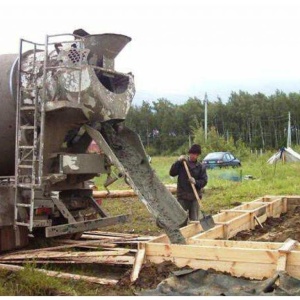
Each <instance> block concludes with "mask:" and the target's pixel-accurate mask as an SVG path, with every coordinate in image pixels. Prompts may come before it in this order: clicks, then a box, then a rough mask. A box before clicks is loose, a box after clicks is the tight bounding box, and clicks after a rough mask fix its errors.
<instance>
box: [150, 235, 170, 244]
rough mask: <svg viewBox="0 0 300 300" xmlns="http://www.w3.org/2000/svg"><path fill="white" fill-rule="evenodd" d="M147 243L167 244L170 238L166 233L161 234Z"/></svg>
mask: <svg viewBox="0 0 300 300" xmlns="http://www.w3.org/2000/svg"><path fill="white" fill-rule="evenodd" d="M149 243H163V244H168V243H170V240H169V238H168V236H167V235H166V234H162V235H160V236H158V237H156V238H153V239H152V240H151V241H149Z"/></svg>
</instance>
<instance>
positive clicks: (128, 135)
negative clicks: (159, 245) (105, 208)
mask: <svg viewBox="0 0 300 300" xmlns="http://www.w3.org/2000/svg"><path fill="white" fill-rule="evenodd" d="M88 132H89V134H90V135H91V136H92V138H93V139H94V140H95V142H96V143H97V144H98V145H99V147H101V149H102V150H103V151H104V153H105V154H106V155H107V156H108V157H109V158H110V159H111V160H112V162H113V163H114V164H115V165H116V167H119V168H120V169H121V170H120V171H121V172H123V173H124V176H125V179H126V180H127V181H128V183H129V184H130V185H131V187H132V188H133V189H134V190H135V191H136V193H137V194H138V197H139V199H140V200H141V201H142V202H143V203H144V204H145V205H146V207H147V208H148V210H149V211H150V212H151V214H152V215H153V216H154V217H155V218H156V221H157V224H158V225H159V226H161V227H162V228H163V229H164V230H165V232H166V234H167V235H168V237H169V239H170V241H171V243H175V244H185V239H184V237H183V236H182V234H181V232H180V230H179V228H180V226H182V225H183V224H185V223H186V221H187V214H186V212H185V211H184V210H183V209H182V207H181V206H180V204H179V203H178V201H177V200H176V199H175V198H174V196H173V195H172V194H171V193H170V192H169V191H168V190H167V189H166V187H165V186H164V185H163V183H162V182H161V181H160V180H159V178H158V177H157V175H156V174H155V172H154V171H153V170H152V168H151V166H150V164H149V161H148V158H147V156H146V153H145V150H144V147H143V145H142V143H141V140H140V138H139V136H138V135H137V134H136V133H135V132H133V131H132V130H130V129H129V128H127V127H125V126H120V125H112V124H111V123H104V124H103V123H102V124H101V133H100V132H99V131H96V130H95V129H91V128H89V129H88ZM103 139H104V140H105V142H106V143H107V145H103V144H104V141H103ZM111 152H113V153H111Z"/></svg>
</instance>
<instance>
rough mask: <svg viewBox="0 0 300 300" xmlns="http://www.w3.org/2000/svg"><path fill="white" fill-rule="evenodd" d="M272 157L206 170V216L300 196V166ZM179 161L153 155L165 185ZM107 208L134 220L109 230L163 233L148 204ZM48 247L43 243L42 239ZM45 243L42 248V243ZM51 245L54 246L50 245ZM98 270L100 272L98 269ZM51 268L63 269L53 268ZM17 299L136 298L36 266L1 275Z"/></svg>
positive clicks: (76, 269)
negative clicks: (239, 178)
mask: <svg viewBox="0 0 300 300" xmlns="http://www.w3.org/2000/svg"><path fill="white" fill-rule="evenodd" d="M267 159H268V156H262V157H260V156H259V157H256V156H254V155H253V156H252V157H251V158H250V159H248V160H247V161H246V160H245V161H242V168H238V169H231V168H230V169H221V170H220V169H214V170H208V171H207V173H208V178H209V180H208V185H207V186H206V187H205V189H204V196H203V204H204V209H205V211H206V212H209V213H210V212H212V213H217V212H218V211H219V210H221V209H225V208H230V207H233V206H235V205H237V202H247V201H252V200H254V199H256V198H258V197H261V196H264V195H299V194H300V182H299V174H300V164H299V163H298V164H297V163H288V164H282V163H281V162H278V163H277V164H276V165H269V164H267V163H266V161H267ZM175 160H176V157H152V163H151V165H152V167H153V169H154V170H155V172H156V174H157V175H158V177H159V178H160V179H161V180H162V181H163V182H164V183H176V178H175V179H174V178H171V177H170V176H169V169H170V166H171V164H172V163H173V162H174V161H175ZM240 175H242V177H243V176H245V175H252V176H253V177H254V179H253V180H242V181H232V180H227V179H224V178H230V177H232V176H240ZM104 180H105V179H104V178H97V179H96V180H95V182H96V183H97V185H99V189H100V190H101V189H103V188H102V187H101V184H103V182H104ZM110 189H112V190H114V189H128V186H127V185H126V184H125V183H124V181H123V180H122V179H121V180H118V181H117V182H116V183H114V184H113V185H112V186H111V187H110ZM102 206H103V208H104V209H105V210H106V211H107V212H108V213H109V215H118V214H126V213H131V215H132V219H131V221H129V222H127V223H126V224H122V225H116V226H111V227H105V228H103V230H106V231H117V232H124V233H126V232H127V233H128V232H132V233H139V234H141V235H159V234H161V233H163V232H162V231H161V230H160V229H159V228H158V227H157V226H156V223H155V220H154V219H153V217H152V216H151V214H150V213H149V212H148V211H147V209H146V207H145V206H144V204H142V203H141V202H140V201H139V200H138V199H137V198H123V199H103V205H102ZM41 243H45V241H41ZM42 245H44V244H42ZM49 245H51V243H50V244H49ZM95 268H96V269H90V266H89V267H85V266H82V267H80V266H72V265H70V266H68V267H67V268H65V267H63V269H65V270H64V271H65V272H73V273H77V274H88V275H92V276H97V274H98V272H100V270H101V268H102V266H98V265H95ZM98 268H99V269H98ZM48 269H52V270H59V268H57V267H54V266H52V265H49V266H48ZM18 295H27V296H32V295H71V296H76V295H78V296H80V295H94V296H96V295H133V291H132V290H131V289H128V288H126V287H118V286H117V287H113V288H112V287H106V286H99V285H96V284H88V283H86V282H82V281H79V282H78V281H72V280H63V279H59V278H52V277H47V276H45V275H41V274H40V273H37V272H35V271H34V270H33V269H32V266H27V267H26V269H25V270H24V271H20V272H8V271H3V270H1V271H0V296H18Z"/></svg>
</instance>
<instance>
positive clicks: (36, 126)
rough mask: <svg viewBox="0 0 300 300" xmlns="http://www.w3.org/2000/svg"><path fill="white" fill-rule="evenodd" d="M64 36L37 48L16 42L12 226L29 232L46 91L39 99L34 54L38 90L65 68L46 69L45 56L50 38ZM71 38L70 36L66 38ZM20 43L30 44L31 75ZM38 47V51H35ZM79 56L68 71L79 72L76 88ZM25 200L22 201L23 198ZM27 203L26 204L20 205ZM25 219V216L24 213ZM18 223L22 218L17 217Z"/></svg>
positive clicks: (40, 174) (37, 186) (38, 177)
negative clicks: (50, 73)
mask: <svg viewBox="0 0 300 300" xmlns="http://www.w3.org/2000/svg"><path fill="white" fill-rule="evenodd" d="M60 36H66V34H61V35H52V36H48V35H47V36H46V41H45V44H37V43H33V42H30V41H27V40H24V39H21V40H20V50H19V66H18V69H19V73H18V94H17V109H16V151H15V201H14V208H15V209H14V226H15V229H16V228H17V226H26V227H28V229H29V231H30V232H31V231H32V229H33V227H34V221H33V216H34V200H35V195H36V192H37V191H38V190H40V189H41V186H42V177H43V148H44V141H43V140H44V123H45V98H46V90H45V89H43V91H42V93H41V97H40V98H39V90H40V88H41V87H39V86H38V83H37V79H38V71H39V70H37V69H38V64H37V52H38V51H43V52H44V60H43V67H42V68H43V78H42V80H43V81H42V86H43V87H44V86H45V84H46V78H47V71H48V70H50V69H56V68H68V67H63V66H56V67H50V66H48V54H49V46H53V45H54V43H50V42H49V39H50V38H55V37H60ZM70 36H72V37H74V35H70ZM76 38H77V43H79V44H80V50H81V47H82V39H81V38H80V37H78V36H77V37H76ZM24 43H27V44H30V45H31V46H32V47H33V49H32V50H31V51H32V55H33V61H32V68H31V70H33V71H31V72H27V71H25V70H22V57H23V45H24ZM63 43H65V44H66V43H68V44H69V43H74V40H70V41H64V42H63ZM38 47H41V48H42V49H38ZM82 55H83V52H82V51H80V61H79V65H78V67H75V68H72V69H76V70H78V71H80V72H79V83H78V84H79V86H81V77H82ZM26 75H27V76H31V78H30V80H29V82H30V83H31V86H30V88H28V87H26V88H25V87H24V85H23V77H24V76H26ZM28 93H29V94H30V95H31V97H30V99H31V102H32V103H30V104H28V103H25V99H26V97H25V96H24V95H28ZM80 96H81V95H80V92H79V95H78V103H80ZM29 115H30V124H28V122H27V120H28V116H29ZM28 133H31V139H30V141H31V142H30V143H28V142H27V143H26V144H22V137H24V136H26V134H28ZM24 196H25V197H24ZM24 198H25V199H26V200H27V201H26V203H25V202H24V201H23V200H24ZM24 209H25V210H26V211H27V216H28V218H27V220H25V221H24V218H23V220H19V219H20V216H21V215H22V211H23V213H24ZM25 215H26V212H25ZM21 219H22V217H21Z"/></svg>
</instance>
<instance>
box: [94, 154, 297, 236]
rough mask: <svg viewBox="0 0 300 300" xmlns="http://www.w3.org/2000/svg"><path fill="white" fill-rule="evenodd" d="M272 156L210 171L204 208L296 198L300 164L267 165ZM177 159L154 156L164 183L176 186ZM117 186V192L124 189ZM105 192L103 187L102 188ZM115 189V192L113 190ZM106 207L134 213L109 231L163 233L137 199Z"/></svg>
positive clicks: (215, 209) (114, 211)
mask: <svg viewBox="0 0 300 300" xmlns="http://www.w3.org/2000/svg"><path fill="white" fill-rule="evenodd" d="M268 157H269V156H267V155H265V156H258V157H257V156H255V155H253V156H252V157H250V158H249V159H248V160H246V161H243V162H242V167H241V168H236V169H232V168H228V169H213V170H211V169H209V170H207V174H208V184H207V186H206V187H205V189H204V194H203V206H204V210H205V211H206V212H208V213H217V212H218V211H220V210H221V209H226V208H230V207H233V206H236V203H237V202H248V201H252V200H254V199H256V198H258V197H262V196H264V195H293V194H299V193H300V182H299V174H300V164H299V163H287V164H282V162H277V164H276V165H270V164H267V159H268ZM175 160H176V157H153V158H152V163H151V166H152V168H153V169H154V170H155V172H156V174H157V176H158V177H159V178H160V179H161V180H162V181H163V182H164V183H168V184H169V183H176V178H171V177H170V176H169V169H170V166H171V165H172V163H173V162H174V161H175ZM245 175H252V177H253V178H254V179H252V180H242V181H232V180H228V179H224V178H230V177H233V176H242V178H243V177H245ZM118 184H120V183H115V189H119V188H120V187H122V186H121V185H119V186H118ZM127 188H128V187H127ZM99 189H101V186H99ZM111 189H114V188H113V187H112V188H111ZM103 207H104V208H105V209H106V210H107V211H108V212H109V213H110V214H112V215H116V214H121V213H131V214H132V220H131V222H128V223H126V224H123V225H116V226H113V227H109V228H107V230H116V231H121V232H122V231H123V232H124V231H125V232H135V233H141V234H153V235H154V234H155V235H156V234H160V233H162V231H161V230H160V229H159V228H157V226H156V224H155V221H154V220H153V218H152V216H151V215H150V213H149V212H148V211H147V209H146V208H145V206H144V205H143V204H142V203H141V202H140V201H138V200H137V199H136V198H124V199H114V200H112V199H103Z"/></svg>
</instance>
